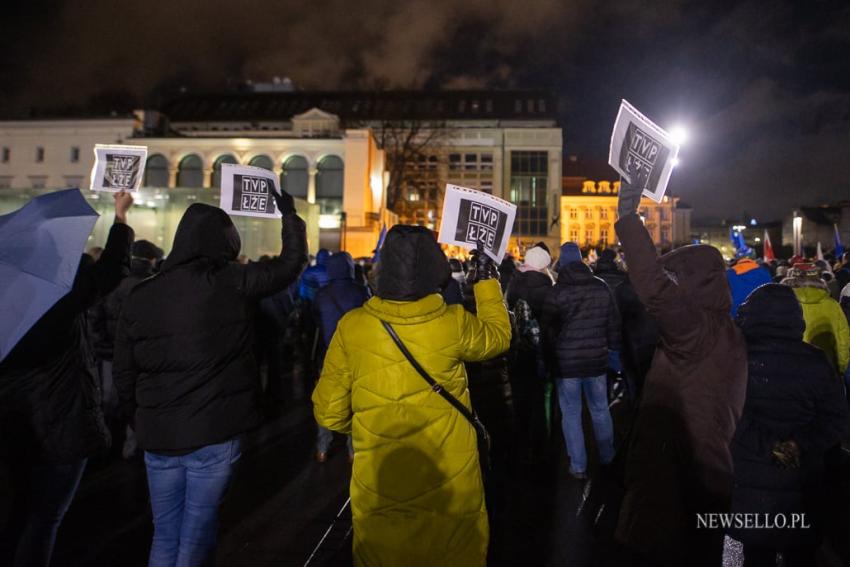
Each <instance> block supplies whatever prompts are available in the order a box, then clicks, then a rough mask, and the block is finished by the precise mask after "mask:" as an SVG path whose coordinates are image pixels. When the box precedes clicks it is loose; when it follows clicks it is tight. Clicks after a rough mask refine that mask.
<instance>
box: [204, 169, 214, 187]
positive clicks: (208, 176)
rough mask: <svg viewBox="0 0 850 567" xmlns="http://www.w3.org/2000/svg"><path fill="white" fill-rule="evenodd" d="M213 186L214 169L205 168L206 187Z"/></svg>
mask: <svg viewBox="0 0 850 567" xmlns="http://www.w3.org/2000/svg"><path fill="white" fill-rule="evenodd" d="M212 186H213V170H212V168H210V169H204V187H212Z"/></svg>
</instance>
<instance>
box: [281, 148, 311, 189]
mask: <svg viewBox="0 0 850 567" xmlns="http://www.w3.org/2000/svg"><path fill="white" fill-rule="evenodd" d="M309 182H310V173H309V170H308V164H307V159H306V158H304V157H302V156H292V157H289V158H287V160H286V161H285V162H283V172H281V174H280V186H281V187H282V188H283V190H284V191H286V192H287V193H289V194H290V195H292V196H293V197H295V198H296V199H306V198H307V185H308V184H309Z"/></svg>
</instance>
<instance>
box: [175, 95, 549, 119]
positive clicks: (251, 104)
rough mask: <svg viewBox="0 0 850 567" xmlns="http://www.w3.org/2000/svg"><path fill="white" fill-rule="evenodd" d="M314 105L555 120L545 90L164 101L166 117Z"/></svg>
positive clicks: (259, 115)
mask: <svg viewBox="0 0 850 567" xmlns="http://www.w3.org/2000/svg"><path fill="white" fill-rule="evenodd" d="M311 108H320V109H322V110H324V111H327V112H331V113H333V114H336V115H337V116H339V117H340V119H342V120H343V121H346V122H352V121H371V120H432V121H433V120H552V121H554V120H557V110H558V109H557V98H556V97H555V95H554V94H553V93H552V92H550V91H546V90H512V91H486V90H474V91H472V90H470V91H375V92H370V91H336V92H331V91H327V92H322V91H295V92H238V93H225V94H222V93H216V94H187V95H182V96H180V97H178V98H175V99H172V100H170V101H168V102H166V103H165V104H164V105H163V106H162V109H161V110H162V112H163V114H165V115H167V116H168V117H169V119H170V120H171V121H172V122H201V121H203V122H216V121H224V122H227V121H250V122H263V121H281V120H289V119H291V118H292V117H293V116H295V115H297V114H301V113H303V112H305V111H307V110H310V109H311Z"/></svg>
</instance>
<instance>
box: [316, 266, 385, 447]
mask: <svg viewBox="0 0 850 567" xmlns="http://www.w3.org/2000/svg"><path fill="white" fill-rule="evenodd" d="M325 267H326V268H327V272H328V284H327V285H326V286H324V287H323V288H321V289H320V290H319V291H318V292H316V297H315V299H314V300H313V311H314V316H315V319H316V321H317V322H318V325H319V336H320V337H321V353H320V356H319V360H322V359H324V353H325V352H326V351H327V349H328V346H329V345H330V344H331V338H332V337H333V335H334V331H336V326H337V324H338V323H339V320H340V319H342V317H343V315H345V314H346V313H348V312H349V311H351V310H352V309H356V308H358V307H361V306H362V305H363V304H364V303H366V302H367V301H368V300H369V297H371V294H370V293H369V288H367V287H366V286H364V285H361V284H359V283H357V282H356V281H354V260H353V259H352V258H351V254H349V253H348V252H340V253H338V254H334V255H333V256H331V257H330V258H328V260H327V263H326V264H325ZM332 440H333V433H331V431H330V430H329V429H326V428H324V427H322V426H321V425H320V426H319V428H318V434H317V436H316V460H317V461H319V462H320V463H324V462H325V461H326V460H327V456H328V449H329V448H330V446H331V441H332ZM347 446H348V457H349V460H351V459H353V458H354V448H353V447H352V446H351V436H348V444H347Z"/></svg>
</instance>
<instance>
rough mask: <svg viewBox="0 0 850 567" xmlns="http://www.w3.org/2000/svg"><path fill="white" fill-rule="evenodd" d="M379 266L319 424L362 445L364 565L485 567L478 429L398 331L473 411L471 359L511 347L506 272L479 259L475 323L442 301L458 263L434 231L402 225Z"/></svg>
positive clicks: (336, 344)
mask: <svg viewBox="0 0 850 567" xmlns="http://www.w3.org/2000/svg"><path fill="white" fill-rule="evenodd" d="M378 266H379V274H378V282H377V290H376V295H375V296H374V297H372V298H371V299H370V300H369V301H367V302H366V303H365V304H364V305H363V307H360V308H357V309H354V310H352V311H350V312H348V313H347V314H346V315H345V317H343V318H342V319H341V320H340V321H339V325H338V326H337V329H336V333H334V335H333V338H332V339H331V344H330V347H328V352H327V355H326V357H325V363H324V367H323V368H322V375H321V378H320V379H319V383H318V385H317V386H316V389H315V391H314V392H313V413H314V415H315V417H316V421H317V422H318V423H319V425H322V426H323V427H327V428H328V429H330V430H333V431H338V432H340V433H346V434H351V437H352V440H353V443H354V464H353V469H352V474H351V490H350V493H351V511H352V521H353V525H354V532H353V533H354V537H353V552H354V564H355V565H405V564H409V565H436V564H440V565H465V566H466V565H468V566H471V567H472V566H482V567H483V566H484V565H485V564H486V561H487V547H488V540H489V528H488V522H487V508H486V505H485V499H484V485H483V482H482V477H481V468H480V466H479V464H478V463H479V461H478V458H479V454H478V447H477V442H476V430H475V428H474V426H473V425H472V424H471V423H470V422H469V421H468V420H467V419H466V418H465V417H464V415H463V414H462V413H461V412H460V411H459V410H458V409H457V407H455V406H453V405H452V404H451V403H450V402H449V401H448V400H447V399H445V398H444V397H443V396H442V395H441V394H439V393H438V392H437V391H435V389H434V388H432V387H431V385H429V382H428V381H427V380H426V379H425V378H424V377H423V376H422V375H421V374H420V373H419V372H418V371H417V370H416V369H415V368H414V366H413V364H412V362H411V361H410V360H409V359H408V358H407V357H406V356H405V355H404V354H403V352H402V350H401V348H400V346H399V344H397V343H396V342H395V341H394V339H393V337H392V335H391V334H390V333H391V332H395V333H396V334H397V336H398V339H399V340H400V342H401V344H402V345H403V346H404V348H406V349H407V350H408V351H409V354H410V355H411V357H412V358H413V360H415V361H416V363H418V364H419V365H420V366H421V368H422V369H423V371H424V372H425V373H427V374H428V375H430V377H431V378H432V379H433V380H434V381H435V382H436V383H437V384H438V385H439V386H441V387H442V388H443V389H444V391H445V392H447V393H449V394H451V396H453V397H454V398H456V399H457V400H458V401H459V402H460V403H462V404H463V405H464V406H465V407H466V408H467V409H468V408H470V407H471V402H470V394H469V385H468V379H467V371H466V367H465V365H464V362H474V361H483V360H488V359H491V358H493V357H495V356H498V355H500V354H502V353H503V352H505V351H506V350H507V349H508V348H509V347H510V341H511V325H510V320H509V318H508V312H507V310H506V309H505V304H504V301H503V299H502V291H501V289H500V287H499V281H498V277H499V273H498V270H497V269H496V266H495V265H494V263H493V261H492V260H491V259H490V258H489V257H488V256H487V255H486V254H483V253H482V254H478V253H473V260H472V269H471V270H470V272H469V275H468V283H469V284H470V285H472V286H473V292H474V294H475V302H476V314H472V313H470V312H469V311H466V310H465V309H464V308H463V306H461V305H446V303H445V301H444V300H443V298H442V297H441V296H440V294H439V290H440V288H441V287H442V286H443V285H444V284H445V282H446V280H448V279H449V277H450V270H449V263H448V262H447V261H446V257H445V255H444V254H443V252H442V250H440V246H439V245H438V244H437V241H436V240H435V238H434V234H433V233H432V232H431V231H429V230H428V229H426V228H424V227H421V226H406V225H396V226H394V227H392V229H390V231H389V232H387V236H386V239H385V241H384V245H383V248H381V259H380V261H379V264H378ZM423 511H427V513H423Z"/></svg>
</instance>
